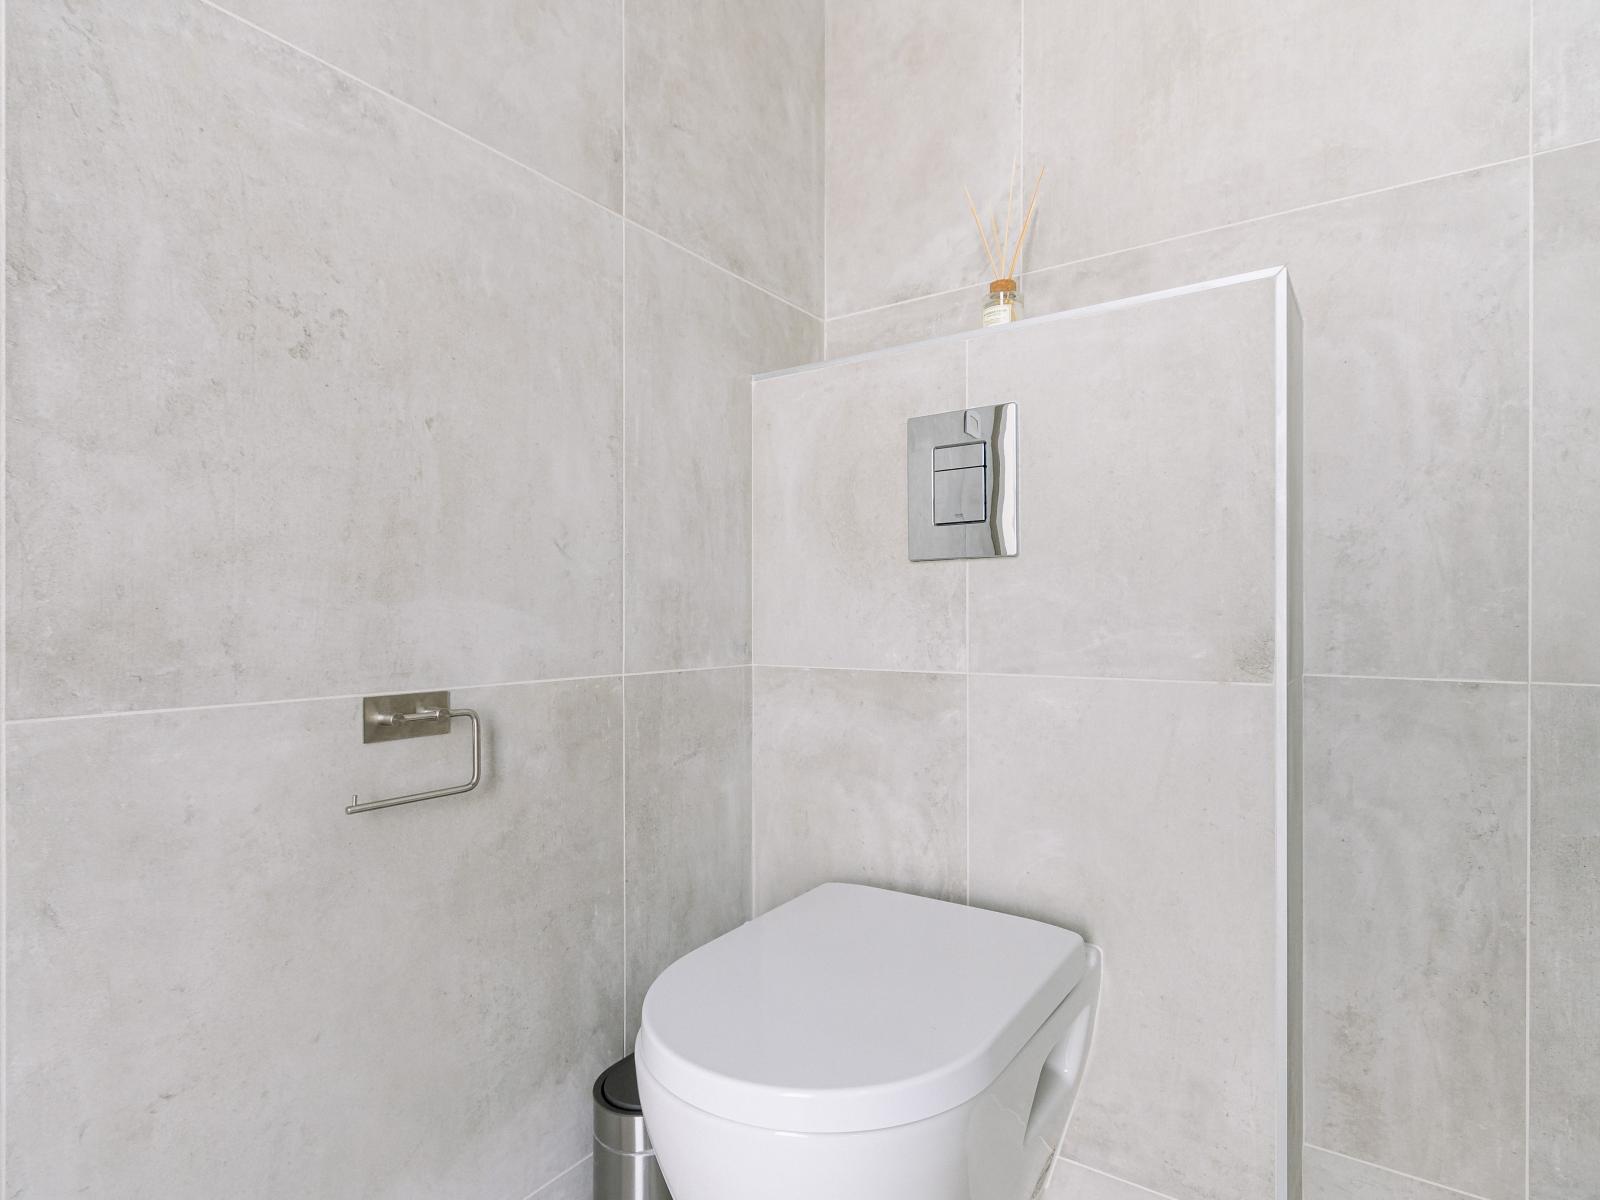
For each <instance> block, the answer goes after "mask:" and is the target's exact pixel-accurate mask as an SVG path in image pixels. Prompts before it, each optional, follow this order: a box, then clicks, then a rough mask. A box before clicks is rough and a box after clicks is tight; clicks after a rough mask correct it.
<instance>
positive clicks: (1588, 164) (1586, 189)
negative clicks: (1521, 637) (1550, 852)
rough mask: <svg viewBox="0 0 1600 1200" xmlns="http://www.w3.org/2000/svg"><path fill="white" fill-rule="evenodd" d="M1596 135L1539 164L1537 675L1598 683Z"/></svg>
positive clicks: (1599, 149)
mask: <svg viewBox="0 0 1600 1200" xmlns="http://www.w3.org/2000/svg"><path fill="white" fill-rule="evenodd" d="M1597 195H1600V144H1596V145H1592V146H1580V147H1578V148H1577V149H1574V150H1563V151H1560V152H1558V153H1555V154H1549V155H1544V156H1541V157H1540V158H1537V159H1535V160H1534V163H1533V677H1534V678H1535V679H1538V680H1545V681H1550V682H1560V683H1600V607H1597V597H1600V204H1597V203H1596V201H1595V197H1596V196H1597Z"/></svg>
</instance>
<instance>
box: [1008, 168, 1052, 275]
mask: <svg viewBox="0 0 1600 1200" xmlns="http://www.w3.org/2000/svg"><path fill="white" fill-rule="evenodd" d="M1042 183H1044V168H1043V167H1040V168H1039V178H1038V179H1036V180H1034V181H1033V199H1032V200H1031V201H1029V202H1028V215H1027V216H1026V217H1024V218H1023V220H1022V231H1021V232H1020V233H1018V234H1017V244H1016V247H1015V248H1014V249H1013V250H1012V251H1011V262H1010V264H1009V265H1008V266H1007V267H1006V278H1008V279H1009V278H1011V272H1013V271H1015V270H1016V269H1017V258H1018V256H1020V255H1021V254H1022V243H1024V242H1025V241H1027V240H1028V230H1029V228H1031V227H1032V225H1033V212H1034V209H1036V208H1038V207H1039V186H1040V185H1041V184H1042Z"/></svg>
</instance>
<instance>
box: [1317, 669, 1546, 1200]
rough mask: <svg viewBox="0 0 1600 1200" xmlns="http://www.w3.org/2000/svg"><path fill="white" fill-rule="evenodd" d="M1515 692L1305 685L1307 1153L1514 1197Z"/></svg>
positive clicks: (1519, 885)
mask: <svg viewBox="0 0 1600 1200" xmlns="http://www.w3.org/2000/svg"><path fill="white" fill-rule="evenodd" d="M1527 702H1528V694H1527V687H1526V685H1521V686H1516V685H1510V684H1491V685H1478V684H1452V683H1414V682H1405V681H1397V680H1368V679H1315V678H1313V679H1308V680H1307V681H1306V717H1305V719H1306V729H1305V822H1306V835H1305V837H1306V840H1305V919H1306V964H1305V972H1306V975H1305V978H1306V998H1305V999H1306V1050H1305V1076H1306V1140H1307V1141H1308V1142H1311V1143H1312V1144H1314V1145H1318V1146H1323V1147H1326V1148H1328V1149H1330V1150H1334V1151H1337V1152H1339V1153H1342V1154H1348V1155H1351V1156H1352V1157H1355V1158H1359V1159H1362V1160H1364V1161H1366V1162H1374V1163H1381V1164H1383V1165H1384V1166H1385V1167H1389V1168H1391V1169H1393V1170H1396V1171H1400V1172H1403V1173H1405V1174H1408V1175H1413V1176H1416V1177H1418V1178H1421V1179H1428V1180H1435V1181H1437V1182H1439V1183H1440V1184H1443V1185H1445V1186H1448V1187H1453V1188H1458V1189H1460V1190H1461V1191H1464V1192H1469V1193H1471V1194H1472V1195H1475V1196H1481V1197H1485V1198H1486V1200H1516V1198H1517V1197H1520V1196H1521V1195H1522V1186H1523V1170H1524V1168H1523V1144H1524V1136H1523V1131H1524V1113H1523V1096H1524V1086H1523V1081H1524V1071H1525V1061H1524V1033H1523V1030H1524V1019H1525V1014H1524V1007H1525V1006H1524V990H1525V987H1526V980H1527V976H1526V951H1527V940H1526V920H1527V907H1526V905H1527V899H1526V891H1527V875H1526V859H1527V847H1528V843H1527V778H1526V777H1527V767H1528V761H1527V739H1526V726H1527Z"/></svg>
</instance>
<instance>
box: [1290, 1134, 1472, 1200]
mask: <svg viewBox="0 0 1600 1200" xmlns="http://www.w3.org/2000/svg"><path fill="white" fill-rule="evenodd" d="M1301 1191H1302V1194H1303V1196H1304V1200H1463V1197H1462V1194H1461V1193H1460V1192H1456V1191H1452V1190H1451V1189H1449V1188H1443V1187H1438V1186H1436V1185H1434V1184H1431V1183H1424V1182H1422V1181H1421V1180H1420V1179H1412V1178H1410V1177H1409V1176H1406V1175H1398V1174H1396V1173H1395V1172H1393V1171H1385V1170H1384V1169H1383V1168H1382V1167H1375V1166H1373V1165H1372V1164H1371V1163H1364V1162H1358V1161H1357V1160H1355V1159H1353V1158H1346V1157H1345V1156H1344V1155H1342V1154H1329V1153H1328V1152H1327V1151H1326V1150H1321V1149H1318V1148H1317V1147H1316V1146H1307V1147H1306V1151H1305V1174H1304V1177H1303V1179H1302V1182H1301Z"/></svg>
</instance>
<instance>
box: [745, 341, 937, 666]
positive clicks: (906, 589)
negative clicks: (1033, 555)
mask: <svg viewBox="0 0 1600 1200" xmlns="http://www.w3.org/2000/svg"><path fill="white" fill-rule="evenodd" d="M965 396H966V348H965V347H964V346H962V345H960V344H954V345H948V344H947V345H939V346H928V347H918V348H916V349H913V350H909V351H906V352H905V353H902V354H895V355H890V356H887V357H884V358H880V359H872V360H868V361H863V362H855V363H843V364H840V365H837V366H829V367H825V368H822V369H818V370H814V371H803V372H799V373H797V374H794V375H787V376H780V377H778V378H776V379H766V380H762V381H761V382H759V383H757V384H756V386H755V661H756V662H757V663H763V664H767V665H775V666H808V667H810V666H822V667H870V668H875V669H882V670H911V671H950V670H961V669H963V668H964V667H965V666H966V662H967V657H966V594H965V588H966V564H965V563H964V562H959V561H952V562H912V561H910V559H909V557H908V554H909V547H908V543H907V525H906V520H907V518H906V419H907V418H908V417H911V416H917V415H921V414H924V413H937V412H947V411H949V410H951V409H956V408H960V407H962V405H963V404H964V403H965Z"/></svg>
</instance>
